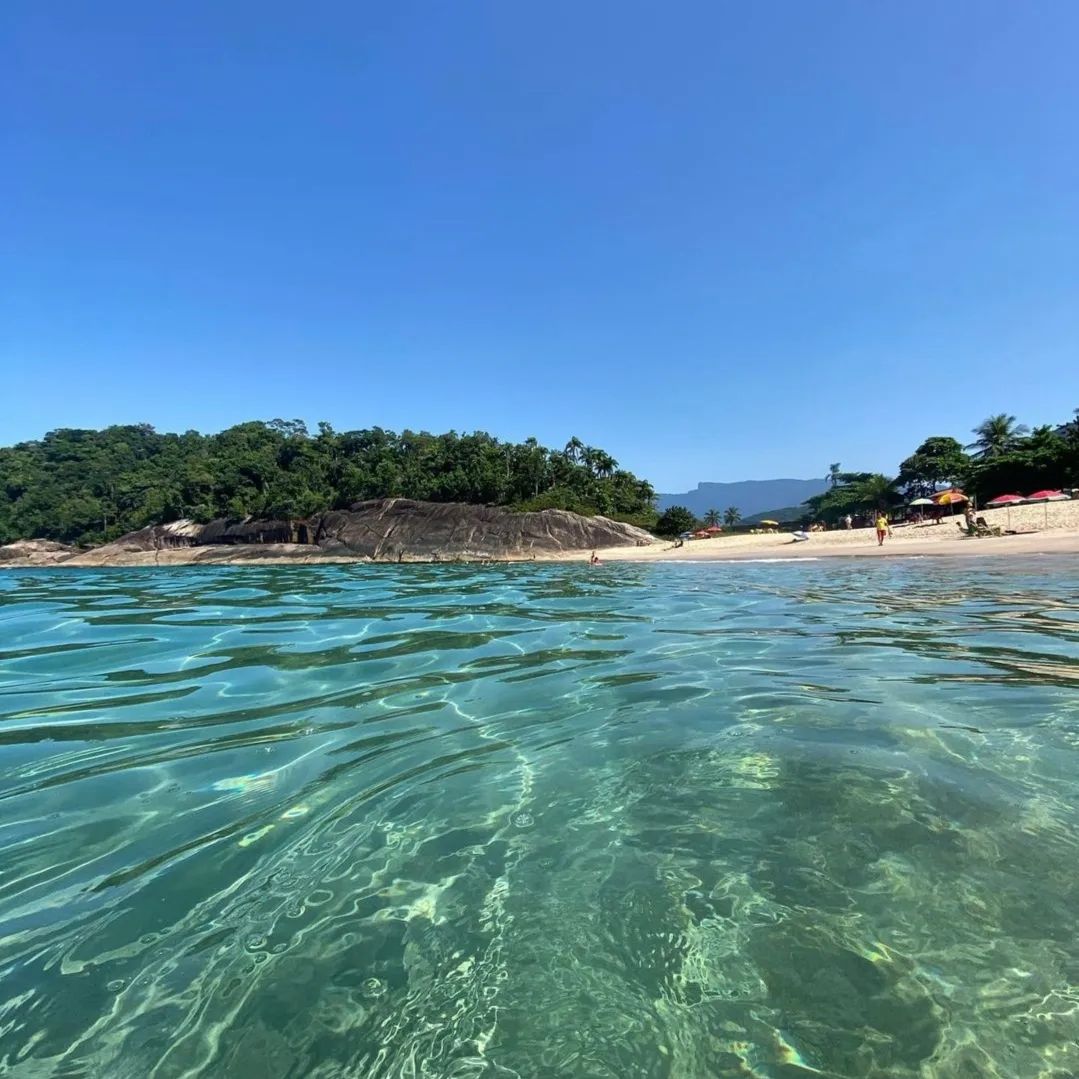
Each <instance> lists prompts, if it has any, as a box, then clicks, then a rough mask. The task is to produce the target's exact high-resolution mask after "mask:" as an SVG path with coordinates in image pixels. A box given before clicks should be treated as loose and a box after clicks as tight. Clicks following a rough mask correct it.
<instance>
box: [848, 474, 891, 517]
mask: <svg viewBox="0 0 1079 1079" xmlns="http://www.w3.org/2000/svg"><path fill="white" fill-rule="evenodd" d="M855 495H856V497H857V499H858V501H859V503H860V504H861V506H862V507H863V508H864V509H877V510H883V509H887V508H888V507H889V506H893V505H895V503H896V502H897V501H899V497H898V493H897V492H896V489H895V480H890V479H889V478H888V477H887V476H885V475H882V474H881V473H880V472H873V473H870V475H868V476H866V477H865V479H863V480H861V481H860V482H859V483H858V484H856V485H855Z"/></svg>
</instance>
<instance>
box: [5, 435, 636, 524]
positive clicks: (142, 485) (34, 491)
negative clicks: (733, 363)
mask: <svg viewBox="0 0 1079 1079" xmlns="http://www.w3.org/2000/svg"><path fill="white" fill-rule="evenodd" d="M390 496H396V497H403V498H416V499H424V500H429V501H433V502H471V503H478V504H489V505H499V506H508V507H512V508H516V509H570V510H575V511H577V512H579V513H586V514H595V513H602V514H605V515H609V516H613V517H618V518H621V519H623V520H630V521H632V522H633V523H636V524H642V525H646V526H647V525H651V524H652V523H653V522H654V520H655V511H654V509H653V504H652V503H653V498H654V491H653V489H652V486H651V485H650V484H649V483H647V482H646V481H644V480H640V479H638V478H637V477H636V476H634V475H633V474H632V473H630V472H627V471H625V470H623V469H621V468H619V466H618V462H617V461H616V460H615V459H614V458H613V457H611V456H610V454H608V453H606V452H604V451H603V450H600V449H597V448H595V447H592V446H586V445H585V444H584V443H583V442H581V441H580V440H579V439H576V438H572V439H570V440H569V442H568V443H567V444H566V446H565V448H564V449H561V450H552V449H548V448H546V447H544V446H541V445H540V444H539V443H538V442H537V441H536V440H535V439H532V438H530V439H527V440H526V441H525V442H523V443H511V442H502V441H500V440H499V439H497V438H494V437H493V436H491V435H489V434H486V433H484V432H482V431H476V432H473V433H471V434H458V433H457V432H455V431H450V432H448V433H446V434H441V435H433V434H428V433H426V432H414V431H404V432H402V433H401V434H395V433H394V432H393V431H386V430H383V429H382V428H379V427H374V428H370V429H366V430H360V431H341V432H338V431H335V430H334V429H333V428H332V427H331V426H330V425H329V424H327V423H320V424H319V425H318V432H317V434H314V435H312V434H311V433H310V432H309V431H308V430H307V427H306V426H305V424H304V423H303V422H302V421H300V420H272V421H270V422H268V423H266V422H261V421H253V422H250V423H241V424H238V425H237V426H235V427H230V428H229V429H228V430H226V431H222V432H220V433H219V434H213V435H202V434H199V433H198V432H197V431H187V432H186V433H184V434H160V433H158V432H157V431H155V430H154V429H153V427H151V426H149V425H148V424H137V425H132V426H117V427H108V428H105V429H104V430H100V431H94V430H79V429H62V430H57V431H50V432H49V433H48V434H47V435H45V437H44V438H43V439H41V440H40V441H35V442H23V443H20V444H18V445H15V446H10V447H7V448H0V543H9V542H11V541H13V540H16V539H24V538H30V537H39V538H43V539H55V540H61V541H63V542H67V543H82V544H84V543H100V542H103V541H106V540H110V539H114V538H116V537H117V536H120V535H122V534H124V533H125V532H130V531H133V530H135V529H138V528H143V527H145V526H146V525H150V524H161V523H164V522H166V521H171V520H177V519H179V518H182V517H187V518H191V519H194V520H197V521H207V520H210V519H212V518H215V517H230V518H237V517H244V516H256V517H273V518H297V517H306V516H309V515H310V514H313V513H316V512H318V511H320V510H327V509H340V508H344V507H346V506H348V505H350V504H351V503H353V502H356V501H360V500H363V499H368V498H384V497H390Z"/></svg>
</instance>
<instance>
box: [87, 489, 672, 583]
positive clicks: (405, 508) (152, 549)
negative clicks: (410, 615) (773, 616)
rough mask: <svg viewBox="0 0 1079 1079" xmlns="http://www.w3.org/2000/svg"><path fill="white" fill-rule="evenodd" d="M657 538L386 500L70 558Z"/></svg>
mask: <svg viewBox="0 0 1079 1079" xmlns="http://www.w3.org/2000/svg"><path fill="white" fill-rule="evenodd" d="M651 542H653V538H652V536H651V535H649V533H647V532H645V531H643V530H642V529H639V528H634V527H633V526H632V525H626V524H621V523H619V522H618V521H612V520H609V519H608V518H606V517H582V516H581V515H580V514H577V513H569V512H567V511H565V510H542V511H540V512H537V513H513V512H511V511H509V510H505V509H500V508H498V507H494V506H470V505H465V504H463V503H456V502H454V503H440V502H415V501H413V500H411V499H406V498H386V499H378V500H375V501H371V502H357V503H355V504H354V505H352V506H350V507H349V508H348V509H347V510H331V511H329V512H327V513H322V514H318V515H316V516H315V517H312V518H310V519H307V520H303V521H266V520H254V519H245V520H242V521H223V520H222V521H211V522H209V524H205V525H200V524H196V523H195V522H192V521H174V522H172V523H170V524H166V525H154V526H152V527H150V528H143V529H141V530H139V531H138V532H131V533H129V534H128V535H126V536H122V537H121V538H120V539H118V540H116V541H114V542H113V543H109V544H106V545H104V546H103V547H98V548H97V549H96V550H94V551H90V552H87V553H85V554H81V555H79V556H78V558H77V559H75V560H74V561H73V563H72V564H73V565H87V566H88V565H99V566H100V565H122V564H126V565H134V564H144V563H150V564H154V563H156V564H173V563H177V562H223V561H226V562H234V561H236V562H239V561H245V562H246V561H271V560H272V561H283V560H288V561H309V562H310V561H352V560H356V559H364V560H370V561H374V562H453V561H482V560H486V559H492V560H511V559H527V558H532V557H538V556H548V557H549V556H551V555H557V554H560V553H563V552H569V551H581V550H590V549H593V548H603V547H627V546H629V547H632V546H635V545H644V544H649V543H651Z"/></svg>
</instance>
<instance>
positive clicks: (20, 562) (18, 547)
mask: <svg viewBox="0 0 1079 1079" xmlns="http://www.w3.org/2000/svg"><path fill="white" fill-rule="evenodd" d="M78 553H79V549H78V548H77V547H69V546H68V545H67V544H66V543H57V542H56V541H55V540H46V539H32V540H16V541H15V542H14V543H8V544H5V545H4V546H3V547H0V566H6V567H10V568H17V567H19V566H55V565H56V564H57V563H59V562H66V561H67V560H68V559H69V558H73V557H74V556H75V555H77V554H78Z"/></svg>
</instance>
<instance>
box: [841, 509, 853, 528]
mask: <svg viewBox="0 0 1079 1079" xmlns="http://www.w3.org/2000/svg"><path fill="white" fill-rule="evenodd" d="M843 523H844V524H845V525H846V526H847V531H848V532H849V531H850V530H851V528H852V527H853V526H854V518H853V517H851V515H850V514H849V513H848V514H847V516H846V517H844V518H843Z"/></svg>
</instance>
